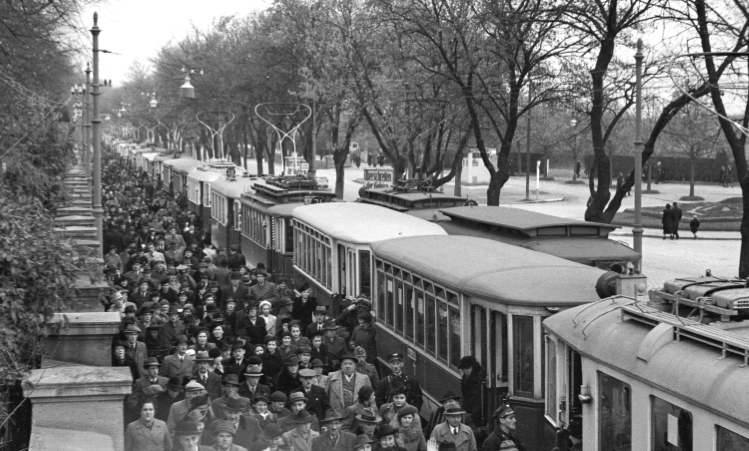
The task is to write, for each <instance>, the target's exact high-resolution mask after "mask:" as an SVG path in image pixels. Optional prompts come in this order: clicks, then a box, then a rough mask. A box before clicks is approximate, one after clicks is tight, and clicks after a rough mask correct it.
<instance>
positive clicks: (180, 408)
mask: <svg viewBox="0 0 749 451" xmlns="http://www.w3.org/2000/svg"><path fill="white" fill-rule="evenodd" d="M203 394H205V389H204V387H203V386H202V385H200V384H199V383H198V382H195V381H190V382H188V383H187V385H185V399H183V400H182V401H177V402H175V403H174V404H172V407H171V408H170V409H169V417H167V420H166V426H167V427H168V428H169V434H170V435H171V436H172V438H174V435H175V432H176V430H177V425H178V424H179V423H181V422H182V421H183V420H184V419H185V417H186V416H187V414H188V413H190V401H192V400H193V399H195V398H198V397H200V396H202V395H203Z"/></svg>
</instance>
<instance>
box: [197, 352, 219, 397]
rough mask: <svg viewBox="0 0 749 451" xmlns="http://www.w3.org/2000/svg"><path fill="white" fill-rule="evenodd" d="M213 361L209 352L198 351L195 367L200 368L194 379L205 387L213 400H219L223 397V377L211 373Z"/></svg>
mask: <svg viewBox="0 0 749 451" xmlns="http://www.w3.org/2000/svg"><path fill="white" fill-rule="evenodd" d="M212 361H213V359H212V358H211V357H210V356H209V355H208V351H198V353H197V354H196V355H195V365H196V366H197V367H198V368H197V370H196V371H195V376H194V377H193V379H195V380H196V381H198V382H199V383H200V385H202V386H203V387H205V390H206V391H207V392H208V396H210V397H211V399H218V398H220V397H221V376H219V375H218V374H216V373H214V372H213V371H211V362H212Z"/></svg>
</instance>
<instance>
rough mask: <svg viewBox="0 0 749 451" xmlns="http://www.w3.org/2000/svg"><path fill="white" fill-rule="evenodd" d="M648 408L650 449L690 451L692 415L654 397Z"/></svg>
mask: <svg viewBox="0 0 749 451" xmlns="http://www.w3.org/2000/svg"><path fill="white" fill-rule="evenodd" d="M650 406H651V409H652V415H651V418H652V422H653V425H652V427H653V433H652V434H651V437H652V441H653V446H652V449H667V450H669V451H692V413H691V412H689V411H688V410H685V409H682V408H681V407H679V406H675V405H673V404H671V403H670V402H667V401H664V400H662V399H660V398H657V397H655V396H652V397H651V403H650ZM718 449H721V450H722V449H723V448H718Z"/></svg>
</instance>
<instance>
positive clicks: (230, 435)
mask: <svg viewBox="0 0 749 451" xmlns="http://www.w3.org/2000/svg"><path fill="white" fill-rule="evenodd" d="M210 432H211V437H212V438H213V442H214V443H215V444H214V445H213V446H212V447H211V448H210V449H211V450H212V451H247V448H245V447H243V446H239V445H238V444H236V434H235V429H234V424H233V423H232V422H231V421H228V420H216V421H214V422H213V423H211V427H210ZM204 437H205V435H204ZM204 440H205V439H204Z"/></svg>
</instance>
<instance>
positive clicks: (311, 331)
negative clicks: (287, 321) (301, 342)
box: [306, 305, 328, 340]
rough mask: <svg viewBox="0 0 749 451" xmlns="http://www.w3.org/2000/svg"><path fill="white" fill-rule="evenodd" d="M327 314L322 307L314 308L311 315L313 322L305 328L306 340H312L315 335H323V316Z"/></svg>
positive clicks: (325, 308) (325, 309)
mask: <svg viewBox="0 0 749 451" xmlns="http://www.w3.org/2000/svg"><path fill="white" fill-rule="evenodd" d="M327 314H328V310H327V307H325V306H324V305H318V306H317V307H315V312H314V314H313V316H314V318H315V321H314V322H313V323H312V324H310V325H309V326H307V330H306V335H307V338H309V339H310V340H312V337H314V336H315V335H325V316H326V315H327Z"/></svg>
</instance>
